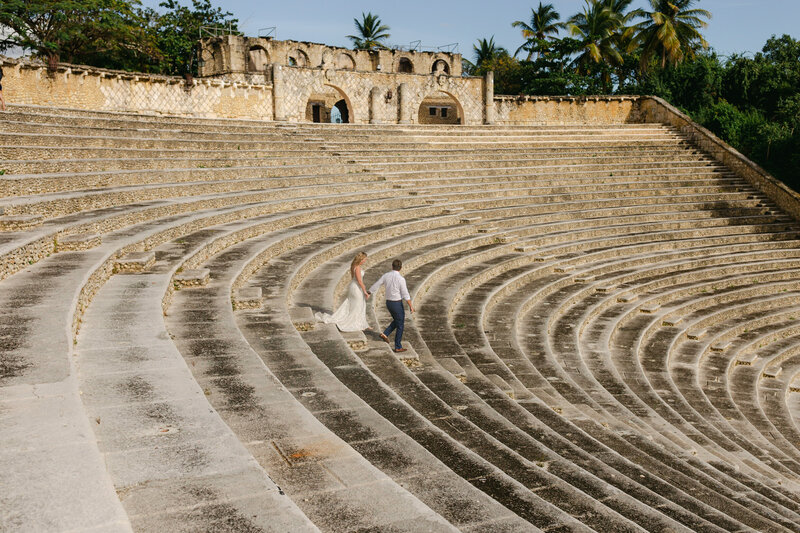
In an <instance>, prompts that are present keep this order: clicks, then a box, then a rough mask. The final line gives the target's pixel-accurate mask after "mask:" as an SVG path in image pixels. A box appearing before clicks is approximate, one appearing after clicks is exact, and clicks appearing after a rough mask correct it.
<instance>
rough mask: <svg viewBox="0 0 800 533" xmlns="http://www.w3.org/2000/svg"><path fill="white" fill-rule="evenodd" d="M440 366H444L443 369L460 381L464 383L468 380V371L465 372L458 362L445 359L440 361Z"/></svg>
mask: <svg viewBox="0 0 800 533" xmlns="http://www.w3.org/2000/svg"><path fill="white" fill-rule="evenodd" d="M438 361H439V364H440V365H442V368H444V369H445V370H447V371H448V372H450V373H451V374H453V375H454V376H455V377H456V378H458V380H459V381H461V382H464V381H466V379H467V371H466V370H464V367H462V366H461V365H460V364H459V363H458V361H456V360H455V359H453V358H452V357H443V358H441V359H438Z"/></svg>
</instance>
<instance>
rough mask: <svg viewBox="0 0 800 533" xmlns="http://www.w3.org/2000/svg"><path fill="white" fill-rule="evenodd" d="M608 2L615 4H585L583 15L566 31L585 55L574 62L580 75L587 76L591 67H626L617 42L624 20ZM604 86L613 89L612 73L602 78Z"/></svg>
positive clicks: (590, 0) (598, 0) (592, 0)
mask: <svg viewBox="0 0 800 533" xmlns="http://www.w3.org/2000/svg"><path fill="white" fill-rule="evenodd" d="M609 1H613V0H585V2H586V5H585V6H584V8H583V12H582V13H578V14H577V15H575V16H573V17H572V18H571V19H569V23H568V26H567V27H568V28H569V31H570V33H571V34H572V36H573V37H576V38H577V39H578V40H579V41H580V42H581V50H582V51H581V53H580V54H579V55H578V57H577V58H576V59H575V65H576V66H577V67H578V72H583V73H587V72H588V70H589V66H590V65H591V64H592V63H605V64H607V65H609V66H611V67H618V66H620V65H621V64H622V63H623V59H622V55H621V54H620V53H619V50H618V49H617V42H618V39H619V31H620V30H621V29H622V28H623V24H624V20H623V17H621V16H620V15H619V14H618V13H616V12H614V11H612V10H611V9H610V8H609V7H608V5H607V3H608V2H609ZM603 82H604V84H605V85H606V87H607V88H609V89H610V87H611V74H610V71H609V70H606V71H605V73H604V74H603Z"/></svg>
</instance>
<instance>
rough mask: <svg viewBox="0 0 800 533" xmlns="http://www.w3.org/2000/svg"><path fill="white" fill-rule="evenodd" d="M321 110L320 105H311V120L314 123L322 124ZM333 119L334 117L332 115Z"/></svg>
mask: <svg viewBox="0 0 800 533" xmlns="http://www.w3.org/2000/svg"><path fill="white" fill-rule="evenodd" d="M321 116H322V115H321V109H320V105H319V104H312V105H311V120H312V122H317V123H319V122H322V118H321ZM331 117H332V115H331Z"/></svg>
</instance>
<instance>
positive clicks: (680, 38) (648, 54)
mask: <svg viewBox="0 0 800 533" xmlns="http://www.w3.org/2000/svg"><path fill="white" fill-rule="evenodd" d="M696 3H697V0H650V8H651V9H652V11H645V10H637V13H636V15H637V17H639V18H644V19H645V20H643V21H642V22H640V23H638V24H637V25H636V26H635V28H636V31H637V35H636V39H635V44H636V45H637V46H640V47H641V49H642V53H641V59H640V68H641V70H642V71H643V72H644V71H647V70H648V69H649V68H650V64H651V62H652V60H653V59H654V58H659V60H660V61H659V63H660V65H661V68H665V67H666V66H667V65H677V64H678V63H681V62H682V61H683V60H684V59H686V58H693V57H694V56H695V53H696V51H697V50H698V49H699V48H708V43H707V42H706V40H705V39H704V38H703V35H702V34H701V33H700V29H701V28H705V27H706V26H708V23H707V22H706V21H704V20H703V19H704V18H707V19H710V18H711V13H709V12H708V11H706V10H705V9H692V7H693V6H694V5H695V4H696Z"/></svg>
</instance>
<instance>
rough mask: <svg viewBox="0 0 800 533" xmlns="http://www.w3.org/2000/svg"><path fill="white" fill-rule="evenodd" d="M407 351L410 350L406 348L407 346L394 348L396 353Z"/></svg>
mask: <svg viewBox="0 0 800 533" xmlns="http://www.w3.org/2000/svg"><path fill="white" fill-rule="evenodd" d="M407 351H408V350H406V349H405V348H395V349H394V353H403V352H407Z"/></svg>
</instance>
